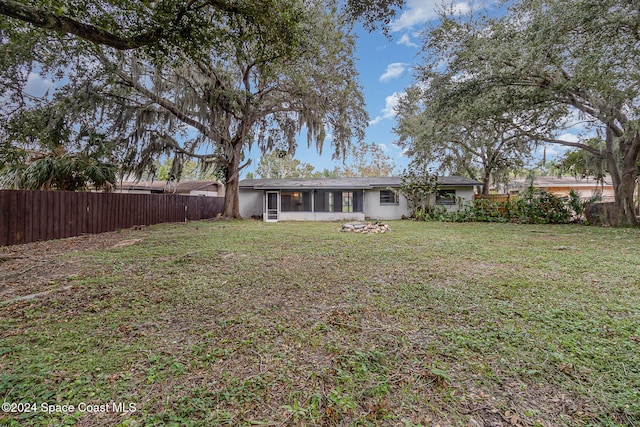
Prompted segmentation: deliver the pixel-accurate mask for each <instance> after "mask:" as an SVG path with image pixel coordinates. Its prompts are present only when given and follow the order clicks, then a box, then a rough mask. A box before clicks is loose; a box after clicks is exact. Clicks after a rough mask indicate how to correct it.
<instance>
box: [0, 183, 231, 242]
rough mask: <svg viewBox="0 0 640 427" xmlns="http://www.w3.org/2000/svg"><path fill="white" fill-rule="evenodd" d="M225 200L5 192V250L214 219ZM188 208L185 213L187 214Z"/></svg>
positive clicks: (1, 210) (1, 228) (0, 210)
mask: <svg viewBox="0 0 640 427" xmlns="http://www.w3.org/2000/svg"><path fill="white" fill-rule="evenodd" d="M223 200H224V199H223V198H222V197H204V196H181V195H180V196H179V195H167V194H120V193H86V192H78V193H75V192H69V191H33V190H0V246H7V245H14V244H22V243H29V242H35V241H39V240H52V239H59V238H64V237H71V236H79V235H81V234H85V233H100V232H105V231H115V230H118V229H122V228H129V227H132V226H134V225H152V224H158V223H161V222H183V221H184V220H185V218H188V219H189V220H199V219H206V218H215V217H216V215H217V214H219V213H221V212H222V208H223ZM185 207H186V211H185Z"/></svg>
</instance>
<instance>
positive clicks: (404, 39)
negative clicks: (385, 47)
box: [397, 34, 420, 47]
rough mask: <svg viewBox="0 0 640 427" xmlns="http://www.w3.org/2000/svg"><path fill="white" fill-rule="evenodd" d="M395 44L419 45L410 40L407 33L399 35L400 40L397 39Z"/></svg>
mask: <svg viewBox="0 0 640 427" xmlns="http://www.w3.org/2000/svg"><path fill="white" fill-rule="evenodd" d="M397 44H401V45H404V46H408V47H420V46H419V45H417V44H415V43H414V42H412V41H411V38H410V37H409V35H408V34H403V35H402V37H400V40H398V41H397Z"/></svg>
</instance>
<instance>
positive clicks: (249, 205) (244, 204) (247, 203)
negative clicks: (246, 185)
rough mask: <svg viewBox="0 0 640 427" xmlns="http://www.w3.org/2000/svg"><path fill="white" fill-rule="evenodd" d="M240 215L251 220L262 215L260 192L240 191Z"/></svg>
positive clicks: (262, 198) (262, 206)
mask: <svg viewBox="0 0 640 427" xmlns="http://www.w3.org/2000/svg"><path fill="white" fill-rule="evenodd" d="M238 197H239V198H240V200H239V204H240V215H242V216H243V217H244V218H251V217H252V216H254V215H262V214H263V213H264V196H263V193H262V191H257V190H244V189H242V188H241V189H240V194H239V196H238Z"/></svg>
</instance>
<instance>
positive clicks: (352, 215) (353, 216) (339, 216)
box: [278, 212, 364, 221]
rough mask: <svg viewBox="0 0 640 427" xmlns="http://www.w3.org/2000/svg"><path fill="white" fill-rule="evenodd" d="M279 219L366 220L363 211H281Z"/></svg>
mask: <svg viewBox="0 0 640 427" xmlns="http://www.w3.org/2000/svg"><path fill="white" fill-rule="evenodd" d="M278 221H364V213H363V212H280V215H279V218H278Z"/></svg>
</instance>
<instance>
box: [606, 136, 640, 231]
mask: <svg viewBox="0 0 640 427" xmlns="http://www.w3.org/2000/svg"><path fill="white" fill-rule="evenodd" d="M630 138H631V141H620V147H621V150H620V151H621V154H622V156H623V157H622V162H621V163H622V164H619V163H618V159H617V156H616V154H615V152H614V150H613V139H614V136H613V134H612V132H611V131H610V130H608V129H607V141H606V142H607V153H606V157H607V162H608V163H609V169H610V171H611V181H612V184H613V190H614V194H615V208H616V211H617V212H616V218H617V222H616V223H615V224H611V225H614V226H624V225H638V221H637V219H636V213H635V207H634V203H633V194H634V192H635V188H636V178H637V176H638V152H639V151H640V137H639V136H638V135H632V136H630ZM623 147H624V148H626V149H623Z"/></svg>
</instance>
